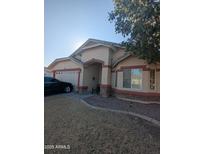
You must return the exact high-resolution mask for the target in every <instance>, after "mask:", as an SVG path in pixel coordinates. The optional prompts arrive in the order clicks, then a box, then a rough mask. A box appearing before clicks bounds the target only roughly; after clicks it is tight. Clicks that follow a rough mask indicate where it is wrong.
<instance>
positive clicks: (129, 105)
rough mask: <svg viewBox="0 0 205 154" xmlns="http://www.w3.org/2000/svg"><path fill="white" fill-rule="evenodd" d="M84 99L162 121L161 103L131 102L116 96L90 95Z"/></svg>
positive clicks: (89, 102) (97, 104) (94, 104)
mask: <svg viewBox="0 0 205 154" xmlns="http://www.w3.org/2000/svg"><path fill="white" fill-rule="evenodd" d="M84 100H85V101H86V102H87V103H88V104H90V105H93V106H97V107H103V108H108V109H115V110H122V111H127V112H133V113H136V114H140V115H145V116H147V117H150V118H152V119H155V120H157V121H160V105H159V104H143V103H137V102H129V101H124V100H120V99H117V98H115V97H107V98H106V97H101V96H90V97H87V98H84Z"/></svg>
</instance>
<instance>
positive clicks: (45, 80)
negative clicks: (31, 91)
mask: <svg viewBox="0 0 205 154" xmlns="http://www.w3.org/2000/svg"><path fill="white" fill-rule="evenodd" d="M52 80H53V78H50V77H44V82H52Z"/></svg>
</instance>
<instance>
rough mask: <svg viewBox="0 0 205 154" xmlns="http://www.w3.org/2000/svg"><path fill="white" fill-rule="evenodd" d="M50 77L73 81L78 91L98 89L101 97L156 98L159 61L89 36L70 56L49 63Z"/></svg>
mask: <svg viewBox="0 0 205 154" xmlns="http://www.w3.org/2000/svg"><path fill="white" fill-rule="evenodd" d="M48 68H49V70H51V71H52V72H53V77H55V78H57V79H59V80H62V81H68V82H71V83H73V85H74V86H75V90H76V91H79V93H85V92H91V91H93V90H94V89H97V88H98V87H99V88H98V89H100V94H101V95H102V96H105V97H107V96H110V95H114V96H117V97H123V98H129V99H130V98H131V99H140V100H146V101H149V100H152V101H159V98H160V64H152V65H149V64H147V62H146V61H145V60H142V59H138V58H137V57H136V56H133V55H131V54H129V53H127V52H125V48H124V47H122V46H121V45H120V44H117V43H112V42H107V41H101V40H96V39H88V40H87V41H86V42H85V43H84V44H83V45H82V46H81V47H80V48H78V49H77V50H76V51H75V52H74V53H73V54H72V55H71V56H69V57H65V58H59V59H56V60H55V61H53V62H52V63H51V64H50V65H49V66H48Z"/></svg>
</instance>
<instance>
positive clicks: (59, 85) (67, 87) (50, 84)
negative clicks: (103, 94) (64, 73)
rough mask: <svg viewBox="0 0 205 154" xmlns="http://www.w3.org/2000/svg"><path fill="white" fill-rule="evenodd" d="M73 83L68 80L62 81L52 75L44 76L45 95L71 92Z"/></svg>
mask: <svg viewBox="0 0 205 154" xmlns="http://www.w3.org/2000/svg"><path fill="white" fill-rule="evenodd" d="M72 90H73V85H72V84H71V83H68V82H62V81H59V80H57V79H54V78H52V77H44V95H48V94H56V93H63V92H65V93H70V92H72Z"/></svg>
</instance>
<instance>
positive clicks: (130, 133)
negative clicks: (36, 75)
mask: <svg viewBox="0 0 205 154" xmlns="http://www.w3.org/2000/svg"><path fill="white" fill-rule="evenodd" d="M44 101H45V104H44V110H45V113H44V114H45V115H44V135H45V136H44V143H45V147H48V145H49V146H55V147H58V148H50V149H49V148H45V154H53V153H57V154H58V153H59V154H61V153H62V154H64V153H65V154H67V153H68V154H70V153H71V154H76V153H78V154H91V153H95V154H101V153H102V154H104V153H105V154H115V153H116V154H128V153H131V154H159V153H160V129H159V127H155V126H154V125H152V124H150V123H149V122H146V121H144V120H142V119H140V118H137V117H134V116H130V115H125V114H120V113H114V112H107V111H99V110H95V109H91V108H88V107H87V106H86V105H84V104H82V103H81V102H80V101H79V100H78V99H74V98H72V97H69V96H68V95H55V96H48V97H45V99H44ZM56 145H62V146H63V145H66V146H67V145H69V147H70V149H65V148H59V147H62V146H56Z"/></svg>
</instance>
